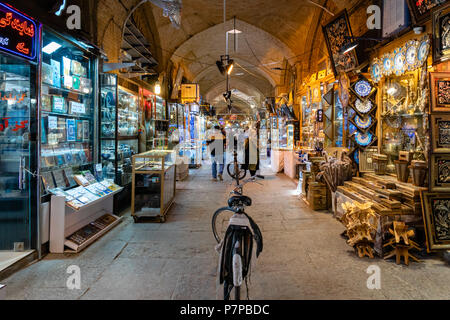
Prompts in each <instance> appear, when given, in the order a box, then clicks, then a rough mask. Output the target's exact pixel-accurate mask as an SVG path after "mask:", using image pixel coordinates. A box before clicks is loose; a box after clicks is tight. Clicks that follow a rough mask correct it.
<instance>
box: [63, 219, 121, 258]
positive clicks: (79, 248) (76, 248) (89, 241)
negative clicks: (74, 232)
mask: <svg viewBox="0 0 450 320" xmlns="http://www.w3.org/2000/svg"><path fill="white" fill-rule="evenodd" d="M109 215H111V216H112V217H114V218H115V219H116V220H115V221H114V222H113V223H111V224H109V225H108V226H107V227H105V228H104V229H102V230H100V231H99V232H97V233H96V234H94V235H93V236H92V237H90V238H89V239H87V240H86V241H85V242H83V243H82V244H77V243H75V242H73V241H72V240H68V239H66V241H64V245H65V246H66V247H68V248H70V249H71V250H64V253H78V252H80V251H82V250H83V249H85V248H86V247H87V246H89V245H90V244H92V243H93V242H95V241H96V240H97V239H98V238H100V237H102V236H103V235H104V234H106V233H107V232H108V231H110V230H111V229H112V228H114V227H115V226H117V225H118V224H119V223H120V222H121V221H122V218H121V217H118V216H115V215H113V214H109ZM94 221H95V220H94ZM94 221H91V222H94ZM89 224H90V223H89ZM83 228H84V227H83ZM83 228H81V229H83ZM81 229H80V230H81Z"/></svg>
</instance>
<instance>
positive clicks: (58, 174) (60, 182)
mask: <svg viewBox="0 0 450 320" xmlns="http://www.w3.org/2000/svg"><path fill="white" fill-rule="evenodd" d="M52 174H53V177H54V178H55V183H56V186H57V187H58V188H62V189H65V188H67V185H66V181H65V180H64V176H63V172H62V170H55V171H53V172H52Z"/></svg>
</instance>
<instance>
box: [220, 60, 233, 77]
mask: <svg viewBox="0 0 450 320" xmlns="http://www.w3.org/2000/svg"><path fill="white" fill-rule="evenodd" d="M216 65H217V68H218V69H219V71H220V73H221V74H222V75H225V74H226V73H228V75H230V74H231V72H232V71H233V68H234V61H233V60H232V59H230V56H228V55H225V56H220V61H216Z"/></svg>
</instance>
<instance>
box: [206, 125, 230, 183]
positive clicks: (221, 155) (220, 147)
mask: <svg viewBox="0 0 450 320" xmlns="http://www.w3.org/2000/svg"><path fill="white" fill-rule="evenodd" d="M206 144H207V145H208V148H209V150H210V152H211V169H212V180H213V181H218V180H217V177H219V179H220V181H223V171H224V168H225V144H226V138H225V136H224V134H223V129H221V128H220V126H218V125H216V126H214V130H213V132H211V133H210V137H209V140H208V141H207V142H206ZM217 166H219V170H218V171H217Z"/></svg>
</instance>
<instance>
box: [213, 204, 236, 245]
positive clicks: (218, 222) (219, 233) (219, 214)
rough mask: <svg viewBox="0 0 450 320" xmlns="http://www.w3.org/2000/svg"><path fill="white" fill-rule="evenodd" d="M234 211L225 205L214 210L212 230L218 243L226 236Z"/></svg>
mask: <svg viewBox="0 0 450 320" xmlns="http://www.w3.org/2000/svg"><path fill="white" fill-rule="evenodd" d="M234 213H235V212H234V211H233V210H231V209H230V208H228V207H223V208H220V209H219V210H217V211H216V212H214V215H213V217H212V230H213V233H214V238H216V241H217V243H220V242H221V241H222V239H223V237H224V236H225V232H226V231H227V228H228V223H229V221H230V218H231V217H232V216H233V215H234Z"/></svg>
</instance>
